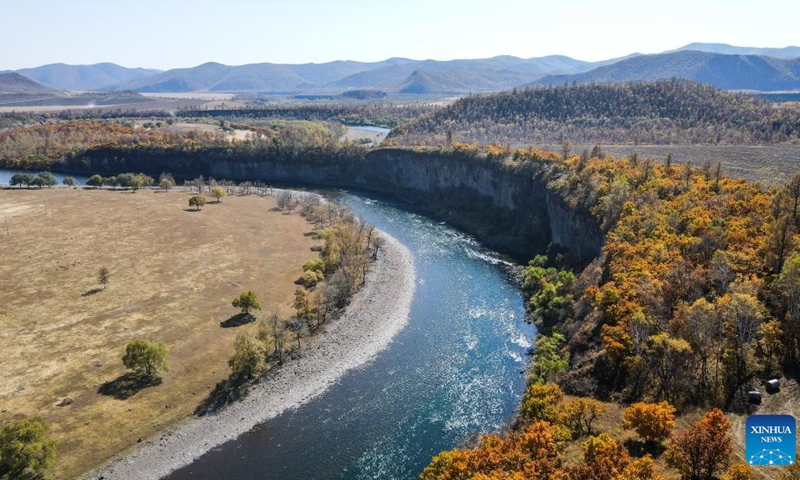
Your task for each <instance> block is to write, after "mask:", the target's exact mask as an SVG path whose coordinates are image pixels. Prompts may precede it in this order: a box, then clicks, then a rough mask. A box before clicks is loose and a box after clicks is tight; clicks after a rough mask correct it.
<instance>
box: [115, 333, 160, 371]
mask: <svg viewBox="0 0 800 480" xmlns="http://www.w3.org/2000/svg"><path fill="white" fill-rule="evenodd" d="M122 363H123V364H124V365H125V367H127V368H129V369H131V370H133V371H134V373H136V374H137V375H144V376H146V377H153V376H154V375H155V374H156V373H158V372H159V371H160V370H163V371H165V372H166V371H169V366H168V365H167V346H166V345H164V344H163V343H153V342H150V341H149V340H145V339H142V340H136V341H135V342H132V343H129V344H128V345H127V346H126V347H125V355H124V356H123V357H122Z"/></svg>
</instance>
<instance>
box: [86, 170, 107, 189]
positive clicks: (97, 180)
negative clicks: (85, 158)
mask: <svg viewBox="0 0 800 480" xmlns="http://www.w3.org/2000/svg"><path fill="white" fill-rule="evenodd" d="M103 183H104V178H103V177H102V176H101V175H98V174H96V173H95V174H94V175H92V176H91V177H89V179H88V180H86V185H89V186H92V187H98V188H99V187H102V186H103Z"/></svg>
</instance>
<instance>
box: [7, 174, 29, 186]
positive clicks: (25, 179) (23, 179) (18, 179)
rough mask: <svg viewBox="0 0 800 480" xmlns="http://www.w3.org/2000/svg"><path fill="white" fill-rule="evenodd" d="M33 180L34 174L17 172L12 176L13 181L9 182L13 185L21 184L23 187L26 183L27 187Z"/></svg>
mask: <svg viewBox="0 0 800 480" xmlns="http://www.w3.org/2000/svg"><path fill="white" fill-rule="evenodd" d="M31 182H33V176H32V175H29V174H27V173H15V174H14V175H13V176H12V177H11V181H10V182H9V184H10V185H11V186H12V187H13V186H14V185H19V186H20V187H22V185H23V184H25V186H26V187H29V186H30V185H31Z"/></svg>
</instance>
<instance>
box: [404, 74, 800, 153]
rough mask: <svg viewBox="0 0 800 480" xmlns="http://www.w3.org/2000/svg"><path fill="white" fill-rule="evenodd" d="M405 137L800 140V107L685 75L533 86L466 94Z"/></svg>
mask: <svg viewBox="0 0 800 480" xmlns="http://www.w3.org/2000/svg"><path fill="white" fill-rule="evenodd" d="M390 140H394V141H396V142H398V143H399V144H403V145H415V144H425V145H436V144H447V143H449V142H452V141H458V142H465V143H472V142H476V143H479V144H487V143H501V144H507V143H510V144H523V145H530V144H533V143H551V144H553V143H559V142H563V141H569V142H575V143H581V142H589V143H591V142H595V143H630V144H639V143H641V144H712V145H717V144H731V145H754V144H774V143H783V142H797V141H800V109H798V108H797V107H795V106H780V107H779V106H773V105H771V104H769V103H768V102H766V101H763V100H760V99H757V98H754V97H753V96H750V95H747V94H742V93H733V92H727V91H722V90H717V89H715V88H714V87H713V86H711V85H702V84H699V83H694V82H690V81H684V80H676V79H673V80H663V81H656V82H632V83H620V84H598V85H579V86H575V85H573V86H567V85H564V86H558V87H542V88H527V89H523V90H517V89H515V90H513V91H511V92H505V93H498V94H491V95H475V96H469V97H465V98H461V99H459V100H457V101H456V102H454V103H453V104H452V105H449V106H447V107H444V108H441V109H439V110H436V111H435V112H433V113H430V114H428V115H425V116H423V117H421V118H419V119H417V120H415V121H413V122H411V123H409V124H408V125H404V126H401V127H399V128H397V129H396V130H395V131H393V132H392V133H391V135H390Z"/></svg>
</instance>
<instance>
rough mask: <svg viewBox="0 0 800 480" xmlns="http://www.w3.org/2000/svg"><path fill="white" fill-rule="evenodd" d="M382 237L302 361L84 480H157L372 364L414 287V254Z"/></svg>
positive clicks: (402, 321)
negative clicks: (352, 292) (346, 301)
mask: <svg viewBox="0 0 800 480" xmlns="http://www.w3.org/2000/svg"><path fill="white" fill-rule="evenodd" d="M381 235H382V237H383V238H384V240H385V242H384V244H383V246H382V247H381V250H380V251H379V253H378V259H377V260H376V261H375V263H374V265H373V268H372V270H371V272H370V273H369V275H368V277H367V282H366V284H365V285H364V287H363V288H362V289H361V291H359V292H358V294H357V295H356V296H355V298H354V299H353V301H352V303H351V304H350V306H348V308H347V310H346V312H345V314H344V315H343V316H342V317H341V318H340V319H339V320H337V321H335V322H333V323H332V324H331V325H329V326H328V327H327V329H326V331H325V332H324V333H323V336H322V338H321V339H319V341H317V342H315V343H314V344H311V345H308V346H306V347H304V348H303V349H302V350H300V352H298V353H299V358H297V359H296V360H292V361H290V362H288V363H287V364H285V365H284V366H283V367H281V368H280V369H278V370H276V371H273V372H270V373H269V374H268V375H267V376H266V377H265V378H264V379H263V380H262V381H261V382H260V383H258V384H257V385H256V386H254V387H253V388H251V390H250V392H249V393H248V395H247V397H246V398H245V399H244V400H242V401H240V402H236V403H233V404H231V405H229V406H228V407H226V408H224V409H223V410H222V411H220V412H218V413H215V414H210V415H207V416H204V417H192V418H190V419H189V420H187V421H186V422H185V423H183V424H181V425H179V426H177V427H175V428H174V429H172V430H168V431H167V432H166V433H164V434H163V435H162V436H161V437H159V438H152V439H150V440H149V441H148V442H145V443H144V444H143V446H141V447H140V448H138V449H136V450H135V451H133V452H132V453H129V454H128V455H126V456H122V457H121V458H118V459H115V460H113V461H112V462H110V463H109V464H107V465H106V466H104V467H102V468H101V469H99V470H96V471H94V472H92V473H90V474H87V475H86V476H84V477H83V478H84V479H85V480H90V479H92V480H96V479H100V478H104V479H114V480H152V479H155V478H161V477H163V476H165V475H167V474H169V473H170V472H172V471H174V470H176V469H178V468H180V467H182V466H185V465H188V464H189V463H191V462H192V461H193V460H194V459H196V458H198V457H199V456H200V455H202V454H203V453H205V452H207V451H208V450H210V449H212V448H214V447H216V446H218V445H221V444H222V443H225V442H227V441H229V440H232V439H235V438H236V437H238V436H239V435H241V434H242V433H244V432H247V431H248V430H250V429H251V428H253V427H254V426H255V425H257V424H259V423H262V422H264V421H266V420H269V419H270V418H273V417H275V416H277V415H279V414H280V413H282V412H284V411H285V410H287V409H291V408H295V407H297V406H299V405H301V404H303V403H305V402H307V401H309V400H310V399H312V398H314V397H316V396H317V395H320V394H321V393H322V392H324V391H325V390H326V389H327V388H328V387H329V386H330V385H332V384H334V383H336V381H337V380H338V379H339V378H340V377H341V376H342V375H344V373H345V372H347V371H348V370H350V369H352V368H356V367H358V366H361V365H363V364H365V363H367V362H369V361H370V360H371V359H372V358H373V357H374V356H375V355H376V354H377V353H379V352H380V351H381V350H383V349H384V348H386V346H388V345H389V343H391V341H392V338H393V337H394V336H395V334H397V333H398V332H399V331H400V330H402V328H403V327H404V326H405V325H406V323H407V322H408V314H409V311H410V308H411V300H412V298H413V296H414V288H415V281H416V280H415V279H416V273H415V269H414V262H413V258H412V256H411V252H409V251H408V249H407V248H406V247H404V246H403V245H401V244H400V243H399V242H398V241H397V240H396V239H394V238H392V237H390V236H389V235H387V234H386V233H383V232H381Z"/></svg>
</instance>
